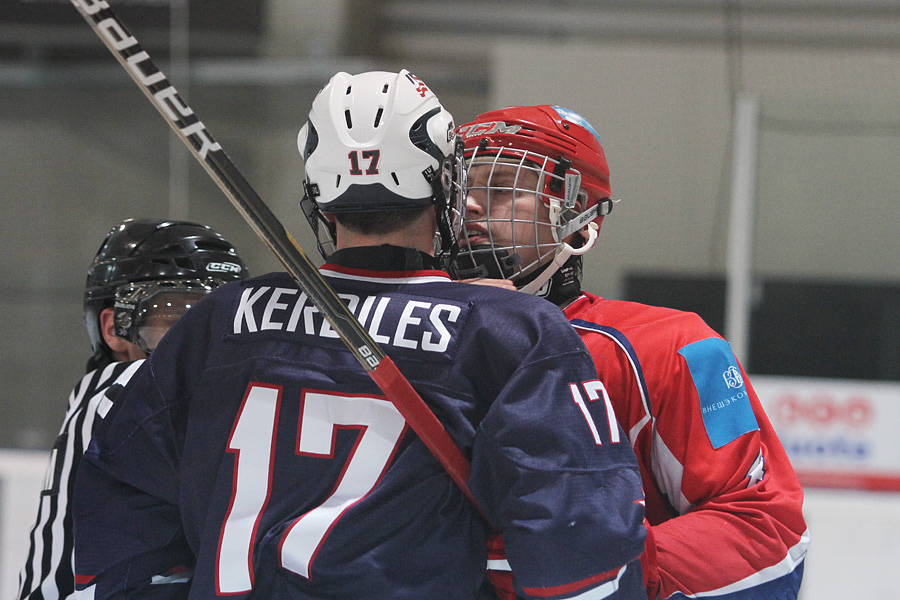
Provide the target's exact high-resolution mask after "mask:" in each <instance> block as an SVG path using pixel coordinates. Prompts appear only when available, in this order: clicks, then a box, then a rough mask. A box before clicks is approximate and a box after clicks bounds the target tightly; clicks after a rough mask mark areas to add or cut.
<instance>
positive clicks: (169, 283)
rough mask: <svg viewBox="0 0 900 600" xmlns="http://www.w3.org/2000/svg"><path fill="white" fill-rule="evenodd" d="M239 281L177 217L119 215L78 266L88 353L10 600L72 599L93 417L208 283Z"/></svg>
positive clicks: (220, 250) (234, 266)
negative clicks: (75, 503) (82, 273)
mask: <svg viewBox="0 0 900 600" xmlns="http://www.w3.org/2000/svg"><path fill="white" fill-rule="evenodd" d="M245 277H247V268H246V266H245V265H244V262H243V260H242V259H241V258H240V256H239V255H238V253H237V251H236V250H235V249H234V246H232V244H231V243H230V242H228V240H226V239H225V238H224V237H222V235H221V234H219V233H218V232H217V231H215V230H214V229H212V228H210V227H207V226H205V225H199V224H197V223H190V222H187V221H167V220H163V219H128V220H126V221H122V222H121V223H118V224H116V225H115V226H113V227H112V228H111V229H110V231H109V233H108V234H107V236H106V238H105V239H104V240H103V243H102V244H101V246H100V249H99V251H98V252H97V255H96V256H95V257H94V260H93V262H92V263H91V266H90V267H89V269H88V274H87V281H86V284H85V292H84V320H85V325H86V326H87V330H88V336H89V337H90V340H91V346H92V348H93V351H94V354H93V355H92V356H91V358H90V360H88V364H87V374H86V375H85V376H84V377H83V378H82V379H81V381H79V382H78V384H77V385H76V386H75V388H74V389H73V390H72V392H71V393H70V394H69V404H68V408H67V409H66V417H65V420H64V421H63V424H62V428H61V429H60V432H59V436H58V437H57V438H56V443H55V444H54V445H53V450H52V452H51V454H50V462H49V464H48V466H47V474H46V477H45V478H44V486H43V491H42V492H41V496H40V503H39V505H38V511H37V520H36V522H35V524H34V527H33V528H32V530H31V535H30V536H29V542H30V547H29V550H28V559H27V561H26V563H25V565H24V567H22V571H21V573H20V575H19V595H18V598H19V599H20V600H26V599H30V600H50V599H54V600H55V599H57V598H59V599H64V598H69V597H73V596H74V594H75V577H74V571H73V559H72V545H73V544H72V541H73V540H72V538H73V536H72V510H71V507H70V500H71V497H72V492H73V490H74V488H75V475H76V471H77V469H78V463H79V461H80V460H81V456H82V454H83V453H84V451H85V450H86V449H87V447H88V444H89V443H90V440H91V434H92V433H93V431H94V426H95V424H96V423H97V422H98V419H102V418H103V417H104V416H105V415H106V413H107V411H108V410H109V408H110V407H111V406H112V404H113V402H114V401H115V397H116V395H117V393H118V392H119V391H120V390H121V389H122V388H123V387H124V386H125V384H126V383H127V382H128V380H129V379H130V378H131V376H132V375H133V374H134V373H135V371H137V369H138V368H139V367H140V365H141V364H142V363H143V360H144V359H145V358H146V357H147V356H148V355H149V354H150V352H151V351H152V350H153V349H154V348H155V347H156V344H157V343H158V342H159V340H160V339H161V338H162V336H163V335H164V334H165V333H166V331H168V329H169V327H171V326H172V325H173V324H174V323H175V321H176V320H177V319H178V318H179V317H180V316H181V315H183V314H184V313H185V312H187V310H188V309H189V308H190V307H191V305H193V304H195V303H196V302H197V301H198V300H199V299H200V298H202V297H203V296H204V295H206V294H207V293H209V292H210V291H211V290H212V289H214V288H215V287H217V286H219V285H221V284H223V283H227V282H229V281H235V280H239V279H243V278H245Z"/></svg>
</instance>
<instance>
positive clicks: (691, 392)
mask: <svg viewBox="0 0 900 600" xmlns="http://www.w3.org/2000/svg"><path fill="white" fill-rule="evenodd" d="M457 131H458V132H459V134H460V135H461V136H462V138H463V139H464V141H465V155H466V160H467V164H468V178H469V180H468V183H469V194H468V202H467V215H466V227H465V236H464V239H463V240H462V244H461V246H462V247H461V251H460V255H459V258H458V259H457V261H456V264H455V267H454V268H453V269H452V271H453V273H454V276H455V277H456V278H458V279H476V278H495V279H503V280H506V281H511V282H512V283H513V284H514V285H515V286H516V287H517V288H518V289H519V290H520V291H524V292H528V293H531V294H536V295H538V296H542V297H544V298H547V299H548V300H550V301H552V302H553V303H554V304H557V305H558V306H560V307H561V308H563V309H564V310H565V313H566V316H567V317H568V318H569V320H570V322H571V323H572V325H573V326H574V327H575V329H576V330H577V331H578V333H579V334H580V335H581V338H582V340H583V341H584V342H585V344H586V345H587V347H588V349H589V350H590V352H591V354H592V355H593V358H594V362H595V364H596V368H597V371H598V374H599V378H600V380H602V381H604V382H608V384H607V388H606V389H607V391H608V393H609V399H610V401H611V403H612V406H613V407H614V409H615V414H616V416H617V417H618V419H619V422H620V423H621V424H622V427H623V429H624V430H625V431H626V432H627V435H628V439H629V440H630V442H631V444H632V446H633V447H634V450H635V452H636V454H637V456H638V460H639V462H640V466H641V474H642V478H643V483H644V490H645V494H646V518H647V521H648V539H647V545H646V550H645V552H644V555H643V556H642V558H641V563H642V566H643V572H644V579H645V584H646V587H647V591H648V596H649V597H650V598H651V599H653V598H693V597H702V598H704V599H711V598H723V599H724V598H728V599H735V600H738V599H740V600H745V599H746V600H755V599H760V600H761V599H763V598H765V599H774V598H777V599H780V600H781V599H785V600H786V599H791V598H796V597H797V593H798V590H799V587H800V582H801V578H802V574H803V560H804V557H805V555H806V548H807V545H808V539H809V537H808V533H807V529H806V524H805V522H804V519H803V515H802V512H801V508H802V503H803V493H802V490H801V488H800V485H799V483H798V480H797V477H796V475H795V474H794V471H793V469H792V467H791V465H790V463H789V461H788V458H787V456H786V454H785V452H784V449H783V448H782V445H781V443H780V442H779V440H778V438H777V436H776V435H775V432H774V430H773V429H772V426H771V425H770V423H769V420H768V419H767V418H766V415H765V413H764V412H763V409H762V407H761V406H760V403H759V400H758V398H757V396H756V393H755V392H754V391H753V388H752V386H751V385H750V382H749V380H748V379H747V375H746V373H745V372H744V370H743V369H742V368H741V366H740V365H739V364H738V361H737V360H736V358H735V356H734V354H733V353H732V351H731V349H730V346H729V344H728V343H727V342H726V341H725V340H724V339H723V338H722V337H721V336H720V335H719V334H718V333H716V332H715V331H713V330H712V329H711V328H710V327H708V326H707V325H706V324H705V323H704V322H703V320H702V319H701V318H700V317H699V316H697V315H696V314H693V313H688V312H682V311H677V310H671V309H667V308H661V307H656V306H647V305H643V304H638V303H635V302H621V301H612V300H605V299H603V298H601V297H598V296H596V295H594V294H591V293H589V292H586V291H583V290H581V273H582V255H583V254H584V253H585V252H587V251H588V250H590V249H591V248H592V247H593V246H594V245H595V242H596V240H597V235H598V232H599V228H600V224H601V222H602V221H603V219H604V217H605V216H606V215H607V214H608V213H609V211H610V209H611V208H612V203H611V201H610V198H609V196H610V185H609V168H608V166H607V162H606V158H605V156H604V152H603V148H602V146H601V144H600V141H599V139H598V137H597V133H596V131H595V130H594V129H593V127H591V125H590V124H589V123H588V122H587V121H586V120H585V119H584V118H583V117H581V116H580V115H578V114H577V113H574V112H572V111H570V110H567V109H564V108H562V107H558V106H513V107H508V108H504V109H500V110H495V111H492V112H488V113H484V114H481V115H479V116H478V117H476V118H475V119H474V120H473V121H472V122H470V123H467V124H465V125H462V126H460V127H459V128H458V130H457ZM585 400H587V401H588V402H590V401H592V400H595V398H593V397H588V398H585ZM494 546H495V550H497V549H498V548H500V547H501V545H500V542H499V540H495V541H494ZM494 558H495V560H493V561H491V563H490V565H491V566H492V567H493V568H494V569H497V570H496V571H494V572H493V579H495V580H496V581H497V582H498V585H499V587H500V588H501V591H502V588H504V586H507V585H508V578H504V577H502V576H501V573H500V572H501V571H502V570H503V569H504V563H503V560H502V557H499V556H496V555H495V556H494ZM505 593H506V594H507V595H508V597H513V596H511V595H509V594H510V592H509V590H508V589H507V590H506V592H505Z"/></svg>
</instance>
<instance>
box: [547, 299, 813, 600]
mask: <svg viewBox="0 0 900 600" xmlns="http://www.w3.org/2000/svg"><path fill="white" fill-rule="evenodd" d="M565 313H566V316H567V317H568V318H569V321H570V322H571V323H572V325H573V326H574V327H575V329H576V330H577V331H578V333H579V334H580V335H581V338H582V340H583V341H584V343H585V345H586V346H587V347H588V350H589V351H590V353H591V355H592V356H593V358H594V363H595V364H596V366H597V372H598V374H599V376H600V377H599V378H600V380H601V381H603V382H604V383H605V385H606V386H607V391H608V392H609V396H610V400H611V402H612V405H613V408H614V410H615V413H616V417H617V418H618V419H619V422H620V423H621V425H622V428H623V429H624V430H625V432H626V433H627V434H628V437H629V440H630V441H631V445H632V447H633V448H634V451H635V453H636V454H637V457H638V462H639V464H640V467H641V476H642V478H643V483H644V491H645V494H646V502H647V505H646V518H647V520H648V521H649V533H650V535H649V537H648V540H647V550H646V552H645V554H644V555H643V557H642V560H641V563H642V566H643V569H644V578H645V581H647V582H648V590H650V591H651V595H650V597H651V598H653V597H654V596H653V595H652V592H653V591H656V587H657V586H658V592H659V597H661V598H670V597H672V596H677V597H682V595H683V596H686V597H694V596H698V595H702V596H703V597H704V598H715V597H718V596H720V595H721V596H724V595H729V598H738V597H739V598H776V597H777V598H795V597H796V595H797V591H798V590H799V587H800V580H801V578H802V575H803V559H804V557H805V556H806V549H807V545H808V542H809V535H808V532H807V528H806V523H805V521H804V519H803V514H802V505H803V491H802V489H801V487H800V483H799V482H798V480H797V476H796V475H795V473H794V470H793V468H792V467H791V464H790V462H789V460H788V457H787V455H786V454H785V451H784V448H783V447H782V445H781V442H780V441H779V440H778V437H777V436H776V435H775V431H774V430H773V428H772V425H771V424H770V423H769V420H768V418H767V417H766V415H765V412H764V411H763V409H762V406H761V405H760V402H759V399H758V397H757V395H756V392H755V391H754V390H753V387H752V386H751V385H750V382H749V381H748V379H747V375H746V373H745V372H744V370H743V368H742V367H741V366H740V364H739V363H738V361H737V359H736V358H735V357H734V354H733V353H732V351H731V348H730V346H729V345H728V343H727V342H726V341H725V340H724V339H722V337H721V336H720V335H719V334H717V333H716V332H715V331H713V330H712V329H711V328H710V327H709V326H708V325H707V324H706V323H705V322H704V321H703V320H702V319H701V318H700V317H699V316H698V315H696V314H694V313H689V312H683V311H678V310H672V309H668V308H661V307H656V306H647V305H644V304H638V303H636V302H622V301H613V300H604V299H603V298H600V297H598V296H595V295H593V294H589V293H582V295H581V296H580V297H579V298H578V299H576V300H575V302H573V303H572V304H571V305H569V306H568V307H567V308H566V309H565ZM675 517H678V518H675Z"/></svg>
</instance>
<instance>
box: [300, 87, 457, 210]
mask: <svg viewBox="0 0 900 600" xmlns="http://www.w3.org/2000/svg"><path fill="white" fill-rule="evenodd" d="M297 147H298V149H299V150H300V154H301V156H302V157H303V160H304V163H305V178H306V190H307V193H308V194H309V196H310V197H311V198H312V199H313V200H315V202H316V204H317V205H318V207H319V208H320V209H321V210H322V211H324V212H331V213H336V212H365V211H378V210H392V209H403V208H413V207H416V206H428V205H430V204H432V203H434V197H435V189H436V186H435V180H436V179H437V178H439V177H440V176H441V168H442V163H443V161H444V160H445V158H446V157H448V156H452V155H453V153H454V125H453V117H452V115H451V114H450V113H449V112H447V111H446V110H445V109H444V108H443V107H442V106H441V104H440V102H439V101H438V99H437V97H436V96H435V95H434V93H433V92H432V91H431V90H430V89H429V88H428V87H427V86H426V85H425V84H424V83H423V82H422V80H421V79H419V78H418V77H416V76H415V75H413V74H412V73H410V72H409V71H407V70H402V71H400V72H399V73H389V72H383V71H373V72H368V73H362V74H360V75H350V74H348V73H343V72H342V73H338V74H336V75H335V76H334V77H332V78H331V81H330V82H329V83H328V85H326V86H325V88H324V89H322V91H321V92H319V94H318V95H317V96H316V98H315V100H314V101H313V105H312V110H311V111H310V113H309V119H308V121H307V122H306V124H305V125H304V126H303V128H302V129H301V130H300V134H299V135H298V137H297ZM439 187H440V186H439V185H438V186H437V188H438V189H439Z"/></svg>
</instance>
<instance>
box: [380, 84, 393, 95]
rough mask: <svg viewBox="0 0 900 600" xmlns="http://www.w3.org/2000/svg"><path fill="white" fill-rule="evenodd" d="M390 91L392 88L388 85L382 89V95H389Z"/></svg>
mask: <svg viewBox="0 0 900 600" xmlns="http://www.w3.org/2000/svg"><path fill="white" fill-rule="evenodd" d="M389 89H391V86H390V85H389V84H387V83H386V84H384V87H383V88H381V93H382V94H387V93H388V90H389Z"/></svg>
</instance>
